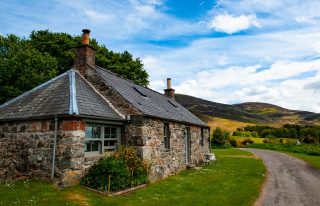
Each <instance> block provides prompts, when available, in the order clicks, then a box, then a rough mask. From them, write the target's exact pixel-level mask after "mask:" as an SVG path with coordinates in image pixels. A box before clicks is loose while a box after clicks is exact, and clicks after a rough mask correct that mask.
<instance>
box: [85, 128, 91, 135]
mask: <svg viewBox="0 0 320 206" xmlns="http://www.w3.org/2000/svg"><path fill="white" fill-rule="evenodd" d="M85 137H86V138H92V127H91V126H86V132H85Z"/></svg>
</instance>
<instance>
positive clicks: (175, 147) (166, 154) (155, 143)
mask: <svg viewBox="0 0 320 206" xmlns="http://www.w3.org/2000/svg"><path fill="white" fill-rule="evenodd" d="M164 123H169V128H170V149H166V148H165V146H164V133H163V126H164ZM187 126H188V125H185V124H181V123H175V122H167V121H165V122H164V121H163V120H157V119H151V118H145V117H142V116H134V117H132V122H131V125H128V126H127V127H126V136H127V139H126V140H127V141H126V144H127V145H133V146H136V147H137V148H138V151H139V152H140V155H141V156H142V157H143V158H144V159H146V160H148V161H150V163H151V165H152V166H151V171H150V176H149V179H150V181H156V180H159V179H163V178H165V177H167V176H170V175H173V174H176V173H178V172H180V171H182V170H184V169H186V166H187V164H186V150H185V134H184V133H185V128H186V127H187ZM190 134H191V161H192V162H191V163H192V164H201V163H203V162H204V160H205V159H204V158H205V155H206V154H208V153H209V141H208V140H209V130H208V129H204V145H203V146H201V144H200V139H201V128H200V127H198V126H190Z"/></svg>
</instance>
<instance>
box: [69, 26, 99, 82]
mask: <svg viewBox="0 0 320 206" xmlns="http://www.w3.org/2000/svg"><path fill="white" fill-rule="evenodd" d="M82 32H83V33H82V45H80V46H77V47H76V53H75V57H74V65H73V66H74V68H75V69H76V70H78V71H79V72H80V74H82V75H83V76H84V75H85V74H86V69H87V67H88V64H89V65H92V66H94V65H95V55H96V50H95V49H94V48H93V47H92V46H90V45H89V43H90V30H89V29H83V30H82Z"/></svg>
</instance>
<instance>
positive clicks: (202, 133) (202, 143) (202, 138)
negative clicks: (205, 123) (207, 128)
mask: <svg viewBox="0 0 320 206" xmlns="http://www.w3.org/2000/svg"><path fill="white" fill-rule="evenodd" d="M200 145H201V146H202V147H203V146H204V128H201V137H200Z"/></svg>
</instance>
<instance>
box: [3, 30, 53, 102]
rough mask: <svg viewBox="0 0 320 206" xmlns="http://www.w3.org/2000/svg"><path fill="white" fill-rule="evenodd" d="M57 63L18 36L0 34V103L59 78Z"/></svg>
mask: <svg viewBox="0 0 320 206" xmlns="http://www.w3.org/2000/svg"><path fill="white" fill-rule="evenodd" d="M57 65H58V62H57V60H56V59H55V58H54V57H51V56H50V55H49V54H42V53H40V52H39V51H37V50H36V49H34V48H33V47H32V46H31V45H30V44H29V43H28V41H27V40H25V39H21V38H19V37H17V36H15V35H8V36H6V37H4V36H1V35H0V103H4V102H5V101H7V100H9V99H12V98H13V97H16V96H18V95H20V94H22V93H23V92H25V91H27V90H30V89H32V88H33V87H35V86H37V85H39V84H41V83H43V82H45V81H47V80H49V79H51V78H53V77H54V76H56V75H57Z"/></svg>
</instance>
